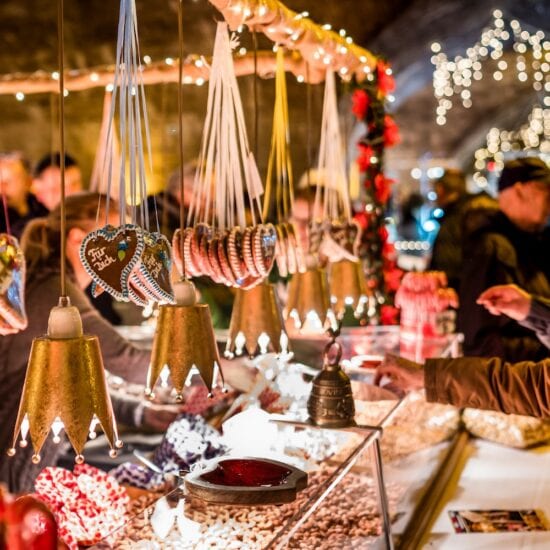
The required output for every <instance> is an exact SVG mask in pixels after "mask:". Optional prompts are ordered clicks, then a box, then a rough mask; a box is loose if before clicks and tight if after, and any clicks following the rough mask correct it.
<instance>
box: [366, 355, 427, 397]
mask: <svg viewBox="0 0 550 550" xmlns="http://www.w3.org/2000/svg"><path fill="white" fill-rule="evenodd" d="M384 377H385V378H389V379H390V382H389V383H388V384H387V386H386V387H387V388H391V390H392V391H396V390H397V392H401V393H407V392H410V391H414V390H421V389H422V388H423V387H424V368H423V366H422V365H420V364H418V363H415V362H414V361H409V360H408V359H403V358H402V357H397V356H396V355H391V354H389V353H388V354H386V357H385V358H384V361H382V363H380V365H378V368H377V369H376V373H375V375H374V383H375V384H376V385H377V386H379V385H380V382H381V381H382V379H383V378H384Z"/></svg>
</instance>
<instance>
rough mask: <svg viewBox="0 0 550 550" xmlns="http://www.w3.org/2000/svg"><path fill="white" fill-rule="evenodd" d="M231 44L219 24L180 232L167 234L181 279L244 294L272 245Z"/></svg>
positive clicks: (262, 271)
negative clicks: (185, 215)
mask: <svg viewBox="0 0 550 550" xmlns="http://www.w3.org/2000/svg"><path fill="white" fill-rule="evenodd" d="M235 46H236V42H234V41H230V39H229V33H228V31H227V25H226V24H225V23H218V29H217V32H216V40H215V44H214V55H213V58H212V68H211V76H210V83H209V88H208V106H207V114H206V121H205V125H204V132H203V139H202V149H201V153H200V156H199V167H198V169H197V173H196V176H195V182H194V189H193V197H192V200H191V204H190V207H189V213H188V218H187V221H188V228H187V229H185V231H183V232H182V231H181V230H178V231H176V232H175V234H174V240H173V245H174V252H175V261H176V264H177V265H178V268H179V269H180V270H181V268H182V265H183V263H185V269H186V274H187V275H189V276H191V277H198V276H201V275H206V276H208V277H210V278H211V279H212V280H213V281H214V282H216V283H221V284H225V285H227V286H232V287H236V288H242V289H247V288H252V287H254V286H256V285H257V284H259V283H260V282H261V281H262V280H263V279H264V278H265V277H266V276H267V275H268V273H269V272H270V270H271V268H272V266H273V261H274V259H275V244H276V240H277V239H276V232H275V228H274V227H273V225H271V224H264V223H262V211H261V195H262V193H263V185H262V182H261V179H260V176H259V173H258V169H257V167H256V161H255V159H254V156H253V155H252V153H251V151H250V147H249V144H248V138H247V134H246V127H245V122H244V112H243V108H242V103H241V98H240V94H239V88H238V85H237V79H236V77H235V72H234V70H233V61H232V55H231V50H232V48H234V47H235ZM247 208H249V215H250V221H251V222H252V223H251V224H250V223H249V220H247V212H246V209H247ZM181 239H183V243H181ZM182 251H183V252H182ZM182 254H183V256H182Z"/></svg>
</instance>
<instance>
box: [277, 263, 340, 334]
mask: <svg viewBox="0 0 550 550" xmlns="http://www.w3.org/2000/svg"><path fill="white" fill-rule="evenodd" d="M283 316H284V318H285V321H286V328H287V330H288V331H289V332H292V331H297V330H299V331H300V332H303V333H318V334H322V333H323V332H324V331H325V328H326V326H327V325H329V326H333V327H335V325H336V319H335V317H334V313H333V312H332V310H331V308H330V296H329V291H328V281H327V274H326V272H325V270H324V269H321V268H319V267H313V268H310V269H308V270H307V271H305V272H304V273H296V274H294V275H293V276H292V279H291V280H290V283H289V284H288V301H287V304H286V307H285V309H284V310H283Z"/></svg>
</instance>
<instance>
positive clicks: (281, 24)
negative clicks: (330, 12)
mask: <svg viewBox="0 0 550 550" xmlns="http://www.w3.org/2000/svg"><path fill="white" fill-rule="evenodd" d="M210 3H211V4H213V5H214V6H215V7H216V8H217V9H218V10H219V11H220V12H221V13H222V15H223V17H224V19H225V20H226V21H227V23H228V25H229V27H230V28H231V29H238V28H239V27H240V26H241V25H246V26H248V28H249V29H251V30H252V29H255V30H257V31H261V32H263V33H264V34H265V36H266V37H267V38H268V39H269V40H271V41H273V42H275V43H276V44H280V45H281V46H284V47H285V48H286V49H287V50H295V51H297V52H300V54H301V56H302V57H303V59H304V61H305V62H306V63H307V73H308V77H309V78H310V79H312V78H313V79H315V80H311V81H312V82H313V81H316V82H318V81H319V80H318V78H320V79H321V80H322V78H323V77H324V74H325V72H326V69H327V67H328V66H330V67H332V69H333V70H335V71H337V72H338V73H339V74H340V75H341V76H343V77H344V76H346V77H351V76H352V75H355V76H356V77H357V78H360V77H361V76H363V75H365V74H367V73H369V72H370V71H371V70H373V69H374V67H375V65H376V57H375V56H374V55H373V54H372V53H370V52H369V51H367V50H365V49H364V48H361V47H360V46H358V45H357V44H354V43H353V39H352V37H351V36H347V33H346V31H345V30H344V29H341V30H340V31H339V32H335V31H333V30H332V28H331V26H330V25H322V26H321V25H317V24H316V23H314V22H313V21H312V20H311V19H309V18H308V15H309V14H308V13H307V12H302V13H296V12H295V11H292V10H291V9H289V8H287V7H286V6H285V5H284V4H283V3H282V2H280V1H279V0H268V1H266V0H246V2H240V1H233V0H231V1H228V0H210ZM305 73H306V71H304V73H303V75H302V76H303V77H304V78H305V76H306V74H305Z"/></svg>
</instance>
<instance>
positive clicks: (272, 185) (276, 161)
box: [263, 47, 306, 277]
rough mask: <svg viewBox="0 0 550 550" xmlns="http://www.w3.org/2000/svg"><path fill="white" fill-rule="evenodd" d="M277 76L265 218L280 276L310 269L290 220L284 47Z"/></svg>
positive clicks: (279, 50) (291, 194) (291, 192)
mask: <svg viewBox="0 0 550 550" xmlns="http://www.w3.org/2000/svg"><path fill="white" fill-rule="evenodd" d="M276 55H277V70H276V73H275V108H274V110H273V131H272V134H271V150H270V153H269V160H268V163H267V178H266V188H265V194H264V204H263V219H264V220H265V221H270V222H272V223H273V224H274V225H275V229H276V231H277V244H276V247H275V260H276V262H277V268H278V270H279V275H281V276H282V277H286V276H287V275H288V274H293V273H298V272H300V273H303V272H304V271H305V270H306V265H305V258H304V252H303V250H302V247H301V246H300V243H299V242H298V239H297V237H296V229H295V228H294V225H293V224H292V223H291V222H290V221H289V219H290V216H291V214H292V209H293V206H294V184H293V181H292V180H293V178H292V161H291V158H290V130H289V123H288V99H287V93H286V75H285V68H284V64H283V60H284V53H283V48H282V47H278V48H277V54H276Z"/></svg>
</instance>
